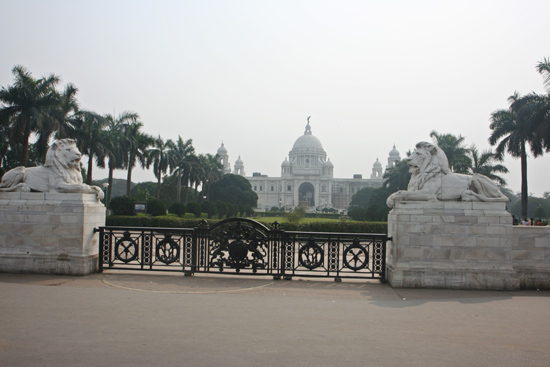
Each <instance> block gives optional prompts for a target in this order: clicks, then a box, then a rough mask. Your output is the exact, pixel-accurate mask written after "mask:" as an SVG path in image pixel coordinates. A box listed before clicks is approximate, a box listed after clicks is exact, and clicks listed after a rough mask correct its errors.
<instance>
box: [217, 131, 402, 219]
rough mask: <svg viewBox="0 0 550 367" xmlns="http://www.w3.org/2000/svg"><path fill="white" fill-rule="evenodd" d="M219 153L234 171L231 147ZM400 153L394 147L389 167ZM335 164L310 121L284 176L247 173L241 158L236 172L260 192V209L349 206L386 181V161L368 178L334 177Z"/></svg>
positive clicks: (284, 167)
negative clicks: (357, 195)
mask: <svg viewBox="0 0 550 367" xmlns="http://www.w3.org/2000/svg"><path fill="white" fill-rule="evenodd" d="M217 153H218V156H219V157H220V161H221V163H222V165H223V167H224V172H225V173H229V172H231V167H230V166H229V155H228V153H227V149H226V148H225V147H224V145H223V143H222V146H221V147H220V148H219V149H218V152H217ZM400 160H401V157H400V156H399V152H398V151H397V150H396V149H395V145H394V147H393V149H392V150H391V151H390V153H389V157H388V166H387V167H391V166H393V165H394V162H395V161H400ZM333 172H334V165H333V164H332V162H331V161H330V159H327V153H326V152H325V150H324V149H323V145H322V144H321V141H320V140H319V139H318V138H316V137H315V136H314V135H313V134H312V133H311V126H310V125H309V121H308V123H307V125H306V129H305V132H304V135H302V136H300V137H299V138H298V139H296V142H295V143H294V145H293V147H292V150H291V151H290V152H289V154H288V159H285V160H284V161H283V163H282V164H281V177H268V176H266V175H262V174H261V173H259V172H255V173H253V174H252V176H246V174H245V171H244V163H243V161H242V159H241V157H239V159H237V161H236V162H235V166H234V170H233V173H234V174H238V175H241V176H244V177H246V179H248V181H250V184H251V185H252V189H253V190H254V191H255V192H256V194H258V207H257V208H258V209H263V210H266V209H267V210H269V209H271V208H272V207H274V206H275V207H279V208H282V207H284V208H285V209H286V210H289V209H292V208H295V207H297V206H299V205H303V206H307V208H308V210H311V211H313V210H322V209H324V208H336V209H339V210H344V209H347V207H348V206H349V203H350V202H351V198H352V196H353V195H354V194H355V193H356V192H358V191H359V190H361V189H363V188H365V187H374V188H378V187H381V186H382V184H383V183H384V179H383V178H382V176H383V170H382V164H381V163H380V162H379V161H378V159H377V160H376V162H374V164H373V168H372V174H371V177H370V178H368V179H365V178H363V177H362V175H360V174H356V175H353V178H334V177H333Z"/></svg>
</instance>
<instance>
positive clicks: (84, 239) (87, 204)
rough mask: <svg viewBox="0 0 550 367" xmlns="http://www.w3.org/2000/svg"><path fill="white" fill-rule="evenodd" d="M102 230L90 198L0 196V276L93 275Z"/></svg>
mask: <svg viewBox="0 0 550 367" xmlns="http://www.w3.org/2000/svg"><path fill="white" fill-rule="evenodd" d="M104 225H105V207H104V206H103V204H102V203H100V202H98V201H97V200H96V196H95V195H94V194H65V193H34V192H32V193H25V192H10V193H5V192H3V193H0V272H16V273H21V272H29V273H46V274H48V273H50V274H75V275H84V274H89V273H92V272H95V271H97V267H98V265H97V261H98V260H97V257H98V235H97V234H94V233H93V230H94V228H95V227H99V226H104Z"/></svg>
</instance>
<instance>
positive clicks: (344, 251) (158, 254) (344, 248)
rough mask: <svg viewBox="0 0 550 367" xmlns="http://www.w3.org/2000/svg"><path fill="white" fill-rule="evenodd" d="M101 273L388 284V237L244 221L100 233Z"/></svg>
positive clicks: (102, 229)
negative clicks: (365, 280)
mask: <svg viewBox="0 0 550 367" xmlns="http://www.w3.org/2000/svg"><path fill="white" fill-rule="evenodd" d="M96 232H99V271H100V272H102V271H103V270H104V269H126V270H152V271H178V272H183V273H185V275H192V274H194V273H212V272H215V273H219V274H245V275H271V276H273V277H274V278H275V279H280V278H281V277H283V278H285V279H292V277H293V276H299V277H334V278H335V280H340V279H341V278H344V277H345V278H372V279H380V280H381V281H385V273H386V242H387V241H388V240H391V239H390V238H388V237H387V235H385V234H373V233H328V232H295V231H284V230H282V229H281V227H280V225H279V223H277V222H274V223H273V224H272V225H271V228H268V227H266V226H265V225H263V224H262V223H259V222H256V221H254V220H251V219H245V218H231V219H226V220H223V221H221V222H219V223H217V224H215V225H214V226H212V228H210V227H209V225H208V223H207V222H206V221H205V220H202V221H201V222H200V223H199V225H198V226H197V227H195V228H137V227H99V228H97V229H96Z"/></svg>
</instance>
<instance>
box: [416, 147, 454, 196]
mask: <svg viewBox="0 0 550 367" xmlns="http://www.w3.org/2000/svg"><path fill="white" fill-rule="evenodd" d="M415 148H416V150H417V151H421V152H423V153H425V156H427V158H425V159H424V162H423V163H422V165H421V166H420V167H419V172H418V173H414V174H413V175H412V177H411V180H410V181H409V185H408V190H409V191H416V190H421V189H422V187H423V186H424V184H425V183H426V182H428V181H430V180H431V179H434V178H436V177H437V176H438V175H439V174H441V173H442V174H447V173H449V172H450V170H449V161H448V159H447V156H446V155H445V153H444V152H443V150H442V149H441V148H440V147H438V146H436V145H433V144H430V143H427V142H425V141H421V142H420V143H418V144H416V146H415Z"/></svg>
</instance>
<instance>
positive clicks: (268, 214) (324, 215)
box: [254, 212, 342, 219]
mask: <svg viewBox="0 0 550 367" xmlns="http://www.w3.org/2000/svg"><path fill="white" fill-rule="evenodd" d="M287 214H288V212H254V215H255V216H257V217H262V218H270V217H284V216H285V215H287ZM304 217H305V218H325V219H340V218H341V217H342V215H341V214H338V213H305V214H304Z"/></svg>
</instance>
